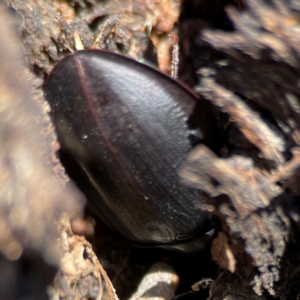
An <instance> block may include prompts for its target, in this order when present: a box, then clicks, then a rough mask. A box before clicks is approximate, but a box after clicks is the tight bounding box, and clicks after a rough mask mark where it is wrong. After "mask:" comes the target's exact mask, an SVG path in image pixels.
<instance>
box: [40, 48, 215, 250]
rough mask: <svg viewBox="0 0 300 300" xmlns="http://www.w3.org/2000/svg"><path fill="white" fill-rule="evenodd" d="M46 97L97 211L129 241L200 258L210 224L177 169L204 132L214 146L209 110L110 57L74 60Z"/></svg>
mask: <svg viewBox="0 0 300 300" xmlns="http://www.w3.org/2000/svg"><path fill="white" fill-rule="evenodd" d="M45 95H46V98H47V100H48V101H49V103H50V105H51V108H52V117H53V121H54V124H55V127H56V130H57V133H58V139H59V142H60V145H61V156H62V161H63V163H64V165H65V167H66V169H67V171H68V173H69V175H70V176H71V177H72V178H73V179H74V180H75V181H76V183H77V184H78V186H79V187H80V189H81V190H82V191H83V192H84V193H85V195H86V196H87V198H88V199H89V201H90V203H91V205H92V206H93V209H94V210H95V212H96V213H97V214H98V215H99V216H100V217H101V218H102V219H103V220H104V221H105V222H106V223H107V224H108V225H109V226H110V227H111V228H113V229H114V230H115V231H117V232H119V233H120V234H122V235H123V236H124V237H126V238H128V239H131V240H134V241H137V242H142V243H149V244H158V245H162V244H163V245H174V247H175V248H179V249H183V250H187V251H189V250H191V249H192V248H193V247H194V245H195V243H194V242H191V239H193V238H194V237H196V236H199V235H203V234H204V233H205V232H207V231H208V230H209V228H210V226H211V225H210V223H209V221H208V220H207V215H206V213H205V212H203V211H201V209H200V208H201V199H200V196H199V192H198V191H196V190H192V189H188V188H186V187H184V186H182V185H181V184H180V181H179V176H178V174H177V170H178V168H179V167H180V165H181V164H182V162H183V161H184V160H185V158H186V156H187V154H188V153H189V152H190V150H191V149H192V143H193V142H195V141H197V138H196V137H195V136H193V135H192V134H191V132H194V131H195V129H197V128H199V127H200V130H201V135H202V138H201V139H202V141H203V142H205V143H207V144H211V146H212V147H213V138H214V136H215V132H214V130H215V128H214V126H213V124H212V116H211V114H210V113H209V108H208V106H206V105H207V104H206V103H204V102H203V101H202V100H200V99H198V97H197V96H196V95H195V94H194V93H193V92H192V91H190V90H188V89H187V88H185V87H184V86H183V85H181V84H180V83H179V82H177V81H175V80H173V79H172V78H170V77H168V76H167V75H165V74H162V73H160V72H159V71H157V70H155V69H153V68H151V67H149V66H147V65H144V64H141V63H139V62H137V61H135V60H132V59H130V58H127V57H124V56H121V55H118V54H115V53H110V52H106V51H101V50H83V51H78V52H76V53H74V54H71V55H68V56H67V57H65V58H64V59H63V60H62V61H61V62H60V63H59V64H58V65H57V66H56V67H55V68H54V70H53V71H52V73H51V74H50V77H49V79H48V81H47V83H46V85H45ZM191 129H194V131H191ZM200 244H201V242H200ZM181 245H183V246H181ZM184 245H188V246H186V247H185V246H184ZM191 245H193V246H191ZM184 247H185V248H184Z"/></svg>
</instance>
